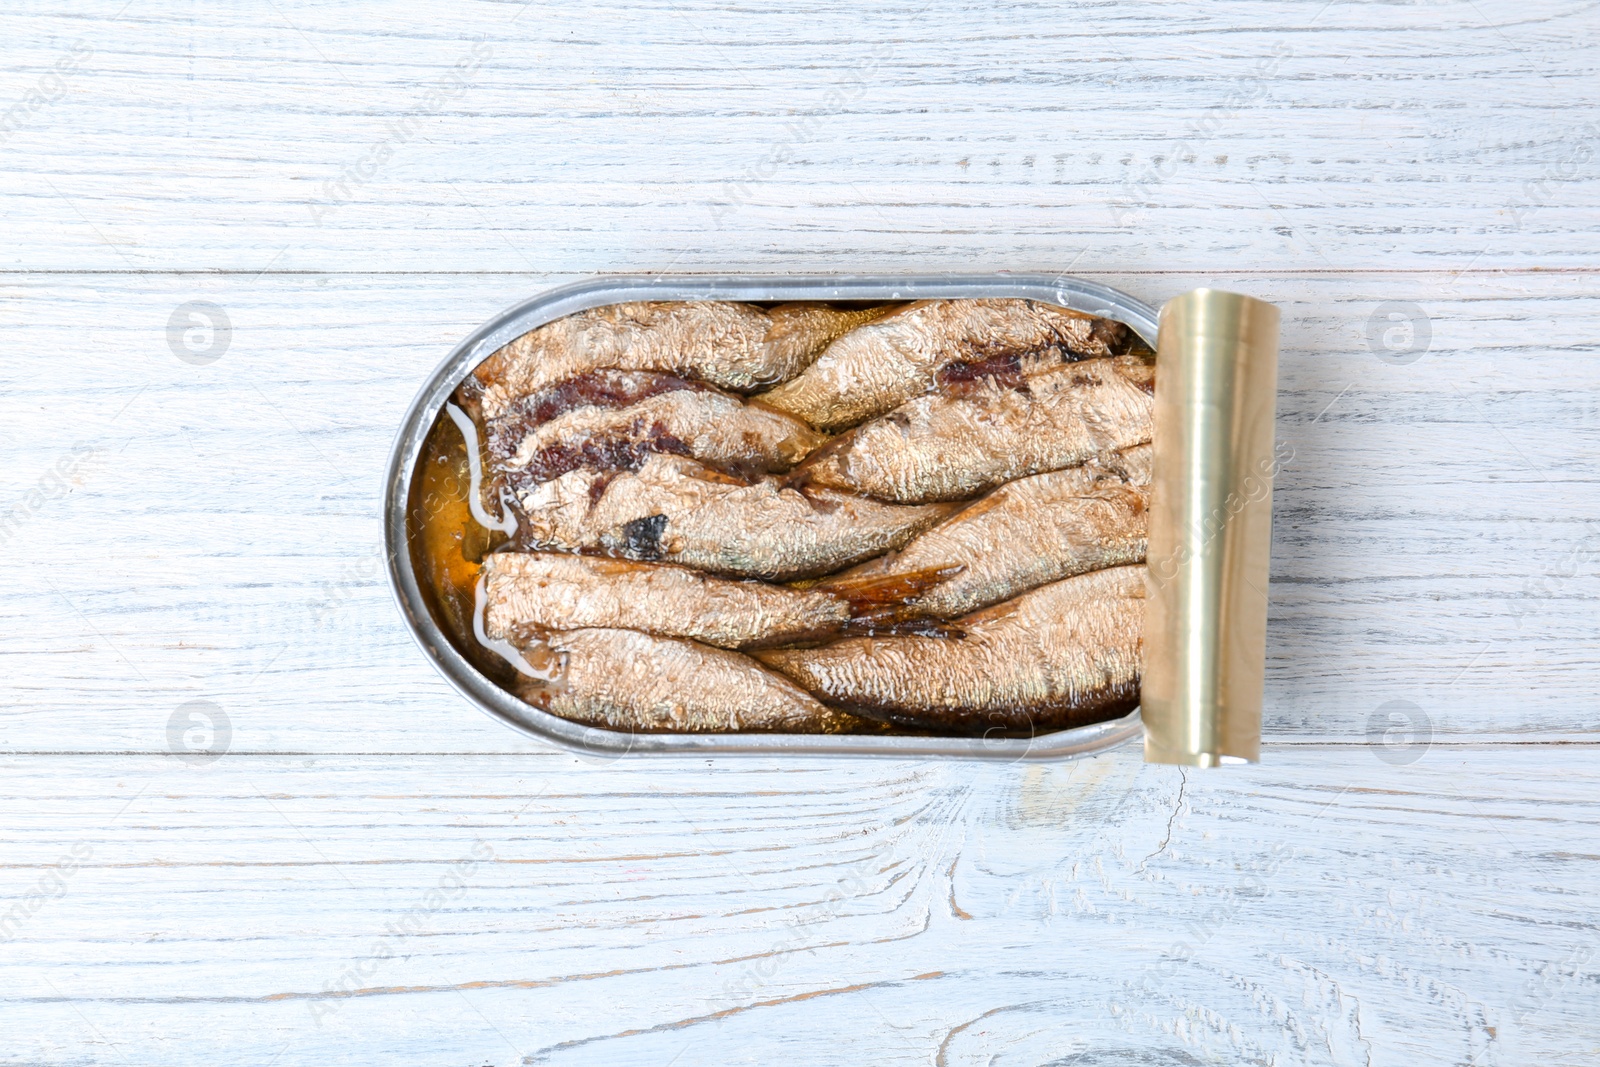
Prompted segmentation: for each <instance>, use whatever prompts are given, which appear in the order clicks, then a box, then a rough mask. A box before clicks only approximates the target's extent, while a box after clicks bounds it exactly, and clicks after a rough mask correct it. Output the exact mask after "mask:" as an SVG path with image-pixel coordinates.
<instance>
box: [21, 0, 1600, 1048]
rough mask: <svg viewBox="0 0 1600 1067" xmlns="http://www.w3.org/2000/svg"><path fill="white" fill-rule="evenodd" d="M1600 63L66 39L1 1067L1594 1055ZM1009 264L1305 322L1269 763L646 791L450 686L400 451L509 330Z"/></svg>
mask: <svg viewBox="0 0 1600 1067" xmlns="http://www.w3.org/2000/svg"><path fill="white" fill-rule="evenodd" d="M1597 40H1600V11H1597V9H1596V5H1594V4H1593V3H1582V2H1576V0H1521V2H1516V3H1513V2H1511V0H1476V2H1461V3H1457V2H1450V0H1444V2H1428V3H1422V2H1418V3H1412V4H1393V5H1365V4H1355V3H1349V2H1345V3H1340V2H1337V0H1334V2H1330V0H1260V2H1257V3H1252V4H1206V5H1189V4H1156V5H1103V4H1088V3H1081V4H1072V3H1030V4H1017V5H1001V6H995V5H989V4H982V5H968V6H961V5H950V4H938V3H934V4H929V3H926V2H925V0H914V2H909V3H898V2H895V0H890V2H888V3H887V4H875V5H868V4H859V3H843V2H837V0H815V2H812V3H807V4H803V5H769V6H757V7H748V6H746V7H726V6H719V5H711V4H706V3H703V2H700V0H692V2H690V3H686V4H685V3H668V2H649V0H639V2H637V3H633V4H630V5H623V6H618V5H608V4H604V3H602V4H599V5H589V4H576V3H575V4H571V5H568V6H553V5H547V4H541V3H538V2H535V3H527V4H524V3H522V2H520V0H511V2H507V3H493V2H483V0H469V2H467V3H464V4H459V5H450V4H440V3H415V2H409V3H394V2H391V3H376V2H368V3H358V4H331V3H316V2H311V0H268V2H267V3H265V4H260V5H224V4H219V3H215V2H213V3H201V2H197V0H195V2H188V3H177V2H165V3H164V2H159V0H128V2H126V3H124V0H90V2H85V3H80V4H75V5H61V4H45V3H42V2H37V0H18V2H15V3H11V4H8V5H6V8H5V11H4V13H3V14H0V42H3V44H0V48H3V49H4V53H5V56H6V64H5V70H4V73H3V75H0V109H4V118H3V120H0V129H3V134H0V135H3V137H4V144H3V151H4V153H5V166H4V167H3V168H0V182H3V186H0V213H3V220H4V235H5V236H4V243H3V244H0V272H3V276H0V287H3V289H0V341H3V346H4V347H3V349H0V351H3V358H0V376H3V377H0V485H3V494H4V495H3V497H0V509H3V510H0V538H3V540H4V544H5V550H6V551H5V558H6V569H5V572H4V573H5V579H4V581H3V583H0V615H3V619H4V623H3V626H0V664H3V682H0V686H3V692H4V705H3V711H0V715H3V719H0V723H3V729H0V746H3V750H4V751H3V754H0V775H3V777H0V894H3V897H4V899H0V1063H3V1064H6V1065H18V1064H52V1065H55V1064H61V1065H66V1064H74V1065H77V1064H140V1065H144V1064H159V1065H177V1064H197V1065H198V1064H205V1065H210V1064H217V1063H229V1064H235V1063H236V1064H252V1065H269V1064H279V1065H284V1067H288V1065H301V1064H304V1065H324V1064H330V1063H338V1064H381V1065H395V1064H408V1065H409V1064H419V1065H442V1067H443V1065H448V1067H469V1065H471V1067H481V1065H485V1064H493V1065H496V1067H504V1065H509V1064H524V1063H553V1064H576V1063H598V1064H661V1065H666V1064H674V1063H676V1064H681V1065H689V1064H728V1063H750V1064H773V1063H783V1064H885V1065H898V1064H908V1065H909V1064H926V1063H933V1064H949V1065H956V1064H980V1063H981V1064H1043V1063H1052V1064H1077V1065H1088V1064H1097V1065H1115V1064H1133V1063H1138V1064H1210V1063H1219V1064H1242V1063H1249V1064H1273V1065H1290V1064H1406V1065H1412V1064H1454V1065H1467V1064H1470V1065H1479V1067H1487V1065H1491V1064H1497V1065H1520V1064H1540V1065H1549V1064H1593V1063H1595V1062H1600V1022H1597V1018H1600V960H1597V958H1596V956H1597V950H1600V927H1597V918H1600V908H1597V905H1596V903H1595V901H1596V896H1597V893H1600V858H1597V857H1600V840H1597V838H1600V831H1597V827H1600V767H1597V766H1596V765H1595V762H1594V752H1595V748H1594V746H1595V743H1596V722H1597V718H1600V698H1597V696H1596V693H1597V690H1600V664H1597V660H1600V641H1597V640H1596V630H1597V627H1596V623H1597V619H1600V612H1597V611H1596V606H1595V602H1596V597H1597V596H1600V479H1597V476H1596V470H1597V465H1600V359H1597V357H1600V352H1597V348H1600V345H1597V337H1600V292H1597V289H1596V280H1597V272H1596V266H1597V260H1596V252H1597V251H1600V151H1597V149H1600V107H1597V106H1596V93H1595V88H1596V85H1597V84H1600V80H1597V77H1600V71H1597V67H1600V63H1597V61H1596V51H1595V45H1596V44H1597ZM947 269H960V270H977V269H1013V270H1052V271H1058V270H1064V269H1070V270H1071V271H1073V272H1075V273H1079V274H1082V275H1084V276H1086V277H1090V278H1093V279H1095V280H1098V281H1103V282H1107V283H1110V284H1113V285H1117V286H1120V287H1123V288H1126V289H1128V290H1129V291H1131V292H1133V293H1135V294H1137V295H1139V296H1141V297H1143V298H1145V299H1146V300H1149V301H1151V302H1158V301H1161V300H1163V299H1165V298H1167V297H1169V296H1171V295H1174V294H1176V293H1179V292H1182V291H1184V290H1185V289H1187V288H1190V287H1192V286H1194V285H1196V284H1202V283H1209V284H1214V285H1218V286H1223V287H1232V288H1236V289H1239V290H1241V291H1244V292H1248V293H1251V294H1253V295H1256V296H1260V297H1263V298H1265V299H1268V300H1272V301H1275V302H1277V303H1279V304H1280V305H1281V306H1282V307H1283V309H1284V321H1285V332H1284V352H1283V364H1282V383H1283V391H1282V395H1281V399H1280V433H1281V435H1282V437H1283V438H1284V439H1286V440H1287V441H1289V442H1291V443H1292V444H1293V446H1294V449H1295V460H1294V462H1293V463H1291V464H1290V465H1289V466H1288V468H1287V469H1286V470H1285V471H1284V473H1283V475H1282V476H1281V479H1280V482H1279V489H1278V494H1279V495H1278V507H1279V511H1278V516H1279V520H1278V527H1277V540H1276V544H1275V548H1274V552H1275V557H1274V561H1273V584H1272V590H1271V599H1272V630H1271V642H1270V644H1271V647H1270V658H1271V663H1270V675H1269V683H1268V710H1267V716H1266V719H1267V733H1268V737H1267V741H1268V744H1267V745H1266V748H1265V754H1264V759H1263V762H1262V764H1261V765H1260V766H1259V767H1253V768H1246V769H1232V770H1228V771H1218V772H1207V773H1189V774H1188V775H1187V776H1186V775H1184V774H1183V773H1180V772H1179V771H1178V770H1176V769H1170V768H1156V767H1145V766H1143V765H1142V764H1141V763H1140V761H1139V757H1138V753H1137V752H1134V751H1126V750H1124V751H1119V752H1117V753H1115V754H1112V755H1108V756H1104V757H1101V758H1097V759H1093V760H1089V761H1085V762H1082V763H1076V764H1067V765H1057V766H1010V767H994V766H972V765H966V764H958V763H934V762H865V761H854V762H851V761H843V760H839V761H824V760H811V761H804V762H782V761H743V760H717V761H703V760H696V761H688V762H681V761H680V762H673V761H666V760H652V761H643V760H639V761H624V762H620V763H614V764H604V765H602V764H590V763H585V762H583V761H581V760H578V759H575V758H572V757H570V756H566V755H562V754H558V753H553V752H551V751H548V750H545V749H543V748H541V747H540V746H538V745H536V744H534V743H532V742H531V741H528V740H525V739H523V738H521V737H519V736H518V735H515V734H513V733H511V732H510V731H508V730H506V729H504V728H503V727H501V726H499V725H497V724H495V723H493V722H491V721H490V720H488V719H487V718H486V717H484V716H482V715H480V714H478V713H477V712H475V711H474V710H473V709H472V708H471V707H469V706H468V705H466V704H465V703H464V702H463V701H462V700H461V699H459V698H458V697H456V696H455V695H454V694H453V693H452V692H451V691H450V690H449V689H448V688H447V687H446V685H445V684H444V683H443V681H441V680H440V679H439V678H438V677H437V676H436V675H435V674H434V673H433V672H432V670H431V669H430V668H429V667H428V665H427V664H426V663H425V662H424V661H423V659H422V657H421V656H420V655H419V654H418V653H417V651H416V650H415V649H414V648H413V647H412V645H411V643H410V641H409V639H408V638H407V636H406V635H405V633H404V632H403V630H402V628H401V625H400V621H399V619H398V618H397V614H396V612H395V610H394V608H393V607H392V605H391V603H390V601H389V595H388V593H387V590H386V589H385V587H384V584H383V581H382V578H381V574H380V572H379V569H378V566H377V560H378V555H377V552H378V550H377V543H378V537H379V529H378V525H379V524H378V502H379V495H380V490H381V485H380V480H381V469H382V465H383V461H384V458H385V452H386V450H387V447H388V444H389V441H390V436H391V434H392V432H393V430H394V428H395V426H396V425H397V422H398V419H399V416H400V413H401V412H402V411H403V410H404V407H405V405H406V404H407V402H408V401H409V400H410V398H411V396H412V394H413V391H414V390H415V389H416V387H417V385H418V384H419V383H420V381H421V379H422V377H423V376H424V375H425V374H426V373H427V371H428V370H429V369H431V367H432V366H433V365H434V364H435V363H436V362H437V361H438V360H439V359H440V358H442V357H443V355H444V353H445V352H446V351H447V349H448V348H449V346H450V345H451V344H452V343H453V342H454V341H455V340H456V339H458V338H459V337H461V336H462V335H463V334H465V333H466V332H467V331H469V330H470V329H472V328H473V327H474V326H475V325H476V324H478V323H479V322H481V321H482V320H483V319H485V318H487V317H488V316H489V315H491V314H493V313H494V312H496V311H498V310H500V309H501V308H503V307H504V306H506V305H508V304H510V303H512V302H514V301H516V300H518V299H521V298H523V297H526V296H528V295H531V294H533V293H535V292H537V291H539V290H541V289H543V288H545V287H547V286H550V285H552V284H555V283H557V282H560V281H565V280H569V279H571V278H574V277H577V276H580V275H582V274H586V273H591V272H610V271H704V270H734V271H796V270H809V271H852V270H904V271H937V270H947ZM190 301H207V302H210V303H211V304H214V305H216V306H217V307H219V308H221V309H222V311H223V313H224V314H225V315H226V318H227V320H228V322H229V323H230V324H231V332H229V333H226V334H215V335H207V334H206V332H205V331H204V330H196V331H194V332H192V333H190V334H189V335H188V336H187V337H186V336H185V335H184V334H183V333H182V332H181V329H182V327H183V325H185V323H184V321H183V320H180V322H179V329H178V331H176V332H172V333H169V325H168V323H169V318H171V317H172V316H173V315H174V312H175V311H177V309H179V308H180V306H182V305H184V304H186V303H188V302H190ZM1389 302H1395V306H1394V307H1386V306H1385V305H1386V304H1387V303H1389ZM1391 312H1393V313H1394V315H1393V317H1391V314H1390V313H1391ZM185 343H187V344H188V346H189V349H199V350H200V352H201V354H200V355H198V356H197V355H196V354H195V352H193V351H190V350H188V349H185V347H184V345H185ZM182 356H190V357H192V358H191V360H185V359H183V358H180V357H182ZM213 357H214V358H213ZM207 359H209V360H210V361H209V362H205V360H207ZM196 700H199V701H209V702H211V703H212V704H213V705H215V706H216V707H217V708H218V709H220V710H221V711H222V712H223V713H224V714H225V715H226V717H227V720H228V722H229V724H230V727H231V729H230V730H229V731H227V732H226V733H218V734H216V735H215V736H213V737H211V738H210V739H209V740H208V739H207V738H206V737H205V736H204V733H203V731H202V732H200V733H190V734H189V735H188V737H187V739H186V738H185V736H184V733H183V730H184V728H185V726H186V725H187V724H188V723H189V721H190V720H188V719H187V718H186V717H185V716H186V714H187V713H186V712H185V713H184V715H180V716H179V718H178V720H177V727H176V729H175V731H174V732H172V733H169V727H170V726H171V724H172V723H173V721H174V716H175V714H178V713H179V712H180V709H182V708H183V707H184V705H186V704H187V703H188V702H190V701H196ZM1397 701H1398V702H1404V703H1400V704H1395V703H1393V702H1397ZM1391 715H1397V716H1399V718H1396V719H1391V718H1390V716H1391ZM1391 727H1393V729H1391ZM195 729H198V727H195ZM186 743H187V744H189V745H191V746H196V745H199V746H204V745H207V744H209V745H211V746H213V747H216V748H218V749H221V748H224V747H225V748H226V752H225V754H224V755H222V756H221V758H219V759H216V760H214V761H210V762H196V761H192V760H190V761H185V760H181V759H179V758H178V757H177V756H175V755H173V754H172V753H173V751H175V750H176V751H178V752H183V751H184V745H185V744H186ZM7 909H9V910H7Z"/></svg>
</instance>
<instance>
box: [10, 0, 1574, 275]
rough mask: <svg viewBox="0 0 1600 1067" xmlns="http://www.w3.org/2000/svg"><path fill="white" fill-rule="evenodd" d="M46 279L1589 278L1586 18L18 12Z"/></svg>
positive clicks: (892, 11) (496, 10) (1504, 5)
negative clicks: (643, 273) (989, 270)
mask: <svg viewBox="0 0 1600 1067" xmlns="http://www.w3.org/2000/svg"><path fill="white" fill-rule="evenodd" d="M3 19H4V22H3V25H4V34H5V39H6V40H7V42H8V47H7V51H8V58H9V59H10V60H11V62H10V63H9V64H8V69H9V70H10V73H9V74H8V75H7V76H6V78H5V79H4V82H3V89H0V111H3V112H4V115H5V118H4V119H3V120H0V128H3V130H4V133H3V134H0V135H3V136H4V137H5V142H4V143H5V148H6V152H7V159H8V164H9V165H8V166H7V168H6V171H5V174H4V175H3V176H0V213H3V217H4V218H5V220H6V226H7V235H8V253H7V256H6V262H5V265H6V266H10V267H14V268H22V269H30V270H63V269H92V270H113V269H115V270H123V269H224V270H249V271H251V272H254V271H258V270H261V269H263V268H265V267H268V266H274V267H276V268H278V269H310V270H330V269H339V270H351V269H356V270H412V271H435V270H474V271H476V270H484V269H491V270H517V271H521V270H532V271H538V272H590V271H616V270H667V269H678V270H683V269H693V270H707V269H759V270H794V269H824V270H838V269H875V268H876V269H902V270H903V269H923V270H926V269H967V268H971V267H993V268H1005V267H1009V268H1019V269H1020V268H1030V269H1048V268H1053V267H1060V266H1061V265H1063V264H1065V263H1068V262H1073V261H1075V260H1077V259H1078V257H1080V256H1081V257H1082V263H1083V264H1084V265H1088V266H1092V267H1093V268H1095V269H1099V270H1135V269H1168V270H1170V269H1187V270H1201V271H1205V270H1212V269H1216V268H1218V267H1219V266H1227V265H1233V266H1238V265H1242V264H1249V265H1251V266H1256V267H1263V268H1269V269H1275V270H1305V269H1309V268H1341V269H1352V268H1367V269H1384V268H1393V267H1396V266H1401V267H1411V268H1416V267H1423V268H1429V269H1440V268H1443V269H1450V270H1458V269H1464V268H1468V267H1524V266H1530V265H1539V266H1545V267H1562V266H1565V267H1583V266H1586V265H1588V264H1589V263H1590V262H1591V261H1592V256H1593V255H1594V253H1595V251H1596V249H1597V248H1600V222H1597V219H1600V212H1597V211H1596V208H1597V206H1600V163H1597V161H1596V146H1597V143H1600V110H1597V104H1596V101H1595V99H1594V94H1593V92H1592V86H1593V84H1594V81H1595V79H1596V76H1597V66H1596V58H1595V57H1596V53H1595V50H1594V49H1593V48H1592V47H1590V45H1591V44H1592V40H1593V29H1594V22H1593V15H1592V11H1591V9H1590V8H1589V6H1588V5H1586V4H1583V3H1578V2H1576V0H1543V2H1538V3H1533V4H1527V3H1521V4H1512V3H1509V2H1505V0H1501V2H1497V3H1496V2H1471V0H1452V2H1446V3H1439V4H1430V5H1428V6H1427V7H1426V8H1415V7H1411V6H1407V5H1389V6H1378V7H1372V6H1370V5H1348V4H1331V3H1328V2H1327V0H1271V2H1268V3H1252V4H1240V3H1225V4H1208V5H1203V6H1198V7H1194V8H1185V9H1176V8H1173V7H1171V6H1168V5H1160V6H1153V7H1141V6H1127V5H1088V4H1074V3H1030V4H1023V5H1011V6H1006V7H1002V8H999V9H995V8H990V7H972V8H950V7H947V6H945V5H930V4H928V3H926V2H925V0H906V2H893V3H888V4H879V5H860V4H850V3H841V2H837V0H829V2H824V3H815V4H807V5H802V6H799V7H786V6H783V5H777V6H768V7H762V8H739V9H727V8H725V7H721V6H718V5H711V4H705V3H690V4H682V3H678V2H676V0H673V2H670V3H668V2H661V0H641V2H637V3H630V4H626V5H619V4H599V5H596V4H587V3H585V4H578V3H549V4H540V5H538V6H537V7H532V6H529V5H528V4H526V3H523V2H521V0H516V2H503V3H489V2H478V3H472V4H466V5H454V6H446V7H440V6H439V5H436V4H422V3H416V2H412V3H403V4H395V3H376V2H373V0H368V2H365V3H357V4H342V5H328V4H322V3H315V2H311V0H282V2H274V3H271V4H267V5H264V6H252V7H247V8H239V9H230V10H226V11H224V10H216V9H207V10H206V11H205V13H204V15H203V17H197V16H196V13H195V12H194V10H193V9H191V8H190V7H188V6H186V5H171V4H155V5H152V4H139V5H131V6H130V5H128V4H126V3H124V0H95V2H92V3H89V4H84V5H74V6H73V7H71V8H62V7H61V6H60V5H47V4H43V3H38V2H32V3H24V4H14V5H10V6H9V7H8V9H7V11H6V13H5V14H4V16H3Z"/></svg>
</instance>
